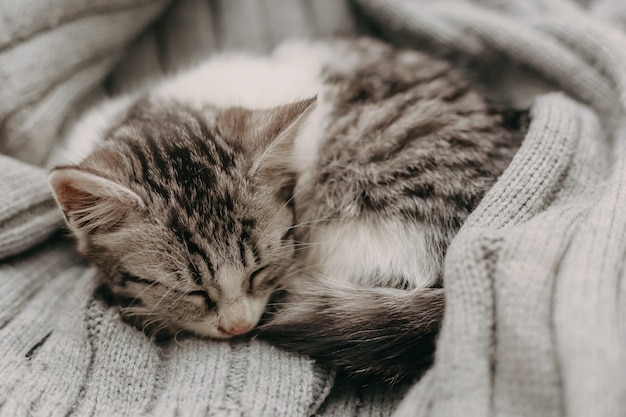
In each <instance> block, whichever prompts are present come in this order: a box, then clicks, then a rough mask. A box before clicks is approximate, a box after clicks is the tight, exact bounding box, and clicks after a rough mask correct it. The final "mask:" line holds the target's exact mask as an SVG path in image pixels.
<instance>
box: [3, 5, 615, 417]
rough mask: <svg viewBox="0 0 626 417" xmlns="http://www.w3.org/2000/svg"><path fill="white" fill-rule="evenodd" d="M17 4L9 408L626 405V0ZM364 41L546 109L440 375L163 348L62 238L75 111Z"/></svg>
mask: <svg viewBox="0 0 626 417" xmlns="http://www.w3.org/2000/svg"><path fill="white" fill-rule="evenodd" d="M0 3H2V7H0V22H2V24H1V25H0V80H2V88H0V153H1V155H0V417H4V416H7V417H14V416H79V417H80V416H164V417H168V416H228V417H240V416H241V417H243V416H267V417H282V416H284V417H298V416H309V415H316V416H318V417H349V416H385V417H386V416H391V415H393V416H397V417H404V416H446V417H447V416H465V415H475V416H491V415H493V416H512V415H515V416H565V415H567V416H581V417H582V416H622V415H624V414H626V374H624V372H623V370H624V369H626V363H625V362H626V351H625V348H626V321H625V320H624V319H623V318H624V317H626V289H625V288H626V285H622V280H623V277H624V275H625V273H624V260H625V255H626V239H625V238H624V236H626V233H625V232H626V32H625V31H626V4H625V3H624V2H623V0H596V1H592V0H588V1H582V0H580V1H578V2H575V1H566V0H525V1H513V0H511V1H501V0H474V1H472V0H465V1H464V0H457V1H441V0H436V1H435V0H355V1H352V2H351V3H350V4H348V2H347V1H339V0H213V1H211V0H186V1H178V2H174V3H168V2H166V1H159V0H157V1H146V0H90V1H88V2H85V1H82V0H55V1H52V0H47V1H40V0H20V1H14V2H10V1H5V2H0ZM359 32H361V33H362V32H368V33H375V34H377V35H379V36H382V37H384V38H386V39H388V40H390V41H392V42H397V43H398V44H402V45H405V46H410V47H417V48H427V49H429V50H431V51H434V52H435V53H441V54H444V55H450V56H453V57H455V58H462V59H463V60H465V59H467V60H469V61H472V62H474V63H475V64H476V65H475V68H478V69H479V74H478V75H479V76H480V75H484V77H483V78H485V79H484V80H483V81H485V84H486V85H487V86H488V87H487V88H489V90H490V91H489V92H490V93H494V94H495V95H498V96H501V97H506V98H508V99H510V100H511V101H512V102H514V103H524V104H525V103H529V102H530V101H532V103H533V104H532V108H531V117H532V120H531V124H530V127H529V131H528V134H527V136H526V139H525V141H524V143H523V145H522V147H521V149H520V150H519V152H518V154H517V155H516V156H515V158H514V160H513V161H512V163H511V165H510V167H509V168H508V169H507V170H506V171H505V173H504V174H503V176H502V177H501V178H500V180H499V181H498V183H497V184H496V185H495V187H494V188H493V189H492V190H491V191H490V192H489V193H488V194H487V196H486V197H485V199H484V200H483V202H482V203H481V204H480V206H479V207H478V208H477V210H476V211H475V212H474V213H473V214H472V215H471V216H470V218H469V220H468V221H467V223H466V224H465V225H464V227H463V228H462V230H461V232H460V233H459V235H458V236H457V237H456V238H455V239H454V241H453V242H452V245H451V246H450V248H449V252H448V254H447V258H446V266H445V277H444V281H445V287H446V298H447V311H446V316H445V320H444V323H443V328H442V332H441V336H440V339H439V343H438V351H437V356H436V360H435V364H434V366H433V368H432V369H431V370H430V371H429V372H428V373H427V374H426V375H425V376H424V377H423V378H422V379H421V380H420V381H418V382H417V383H416V384H414V385H413V386H411V385H410V384H404V385H400V386H396V387H394V388H393V389H389V388H385V387H375V386H374V387H360V386H358V385H355V384H352V383H348V382H346V381H344V380H341V379H337V380H336V381H335V378H334V373H333V372H332V370H329V369H325V368H324V367H322V366H320V365H318V364H316V363H314V362H313V361H311V360H309V359H308V358H305V357H300V356H298V355H294V354H290V353H287V352H284V351H282V350H280V349H278V348H275V347H272V346H270V345H268V344H266V343H264V342H262V341H259V340H251V341H242V342H232V343H228V342H222V341H210V340H201V339H196V338H188V339H184V340H175V341H171V342H168V343H165V344H161V345H155V344H154V343H151V342H150V341H148V340H147V339H146V338H145V336H144V335H143V334H141V333H139V332H137V331H136V330H134V329H132V328H131V327H129V326H128V325H126V324H125V323H123V322H122V321H121V320H120V319H119V317H118V316H117V315H116V313H115V310H113V309H109V308H107V307H106V306H105V305H104V304H103V303H102V302H101V301H99V299H98V298H97V297H96V296H95V295H94V290H95V287H96V279H95V276H94V274H95V271H94V270H93V269H91V268H89V267H88V266H87V265H85V264H83V263H82V262H81V261H80V260H79V259H78V258H77V257H76V256H75V254H74V251H73V248H72V242H71V241H69V240H68V239H67V238H66V235H67V233H66V232H56V231H58V230H59V229H60V227H61V226H62V224H63V219H62V215H61V213H60V212H59V210H58V209H57V208H56V206H55V204H54V202H53V200H52V197H51V194H50V191H49V189H48V185H47V179H46V169H45V168H42V167H44V166H46V165H47V164H49V163H50V158H51V157H52V155H53V154H54V151H55V149H57V147H58V146H59V143H60V142H61V140H62V138H63V135H64V132H65V131H66V130H67V129H68V128H69V127H70V126H71V124H72V121H73V120H75V118H76V117H77V116H78V115H79V114H80V113H81V112H82V111H84V109H86V108H88V107H89V105H90V103H93V102H95V101H97V100H99V99H101V98H102V97H106V96H108V95H111V94H115V93H118V92H123V91H126V90H128V89H130V88H137V87H140V86H143V85H145V84H146V83H148V82H150V81H151V80H154V79H157V78H159V77H161V76H163V75H165V74H168V73H172V72H175V71H177V70H179V69H180V68H182V67H184V66H187V65H189V64H192V63H194V62H197V61H198V60H200V59H202V58H203V57H206V56H207V55H209V54H211V53H213V52H215V51H219V50H224V49H248V50H254V51H268V50H270V49H271V48H272V47H273V46H274V45H275V44H277V43H279V42H280V41H281V40H282V39H285V38H288V37H294V36H297V37H324V36H330V35H335V34H354V33H359ZM548 91H559V92H558V93H549V94H543V93H545V92H548ZM535 96H537V97H536V98H535Z"/></svg>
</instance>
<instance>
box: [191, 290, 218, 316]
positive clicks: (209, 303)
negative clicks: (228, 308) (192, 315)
mask: <svg viewBox="0 0 626 417" xmlns="http://www.w3.org/2000/svg"><path fill="white" fill-rule="evenodd" d="M187 295H188V296H190V297H201V299H202V301H203V302H204V305H205V307H206V309H207V311H211V310H213V309H214V308H215V307H216V305H217V304H216V303H215V301H213V300H212V299H211V297H209V293H207V292H206V291H202V290H200V291H191V292H188V293H187Z"/></svg>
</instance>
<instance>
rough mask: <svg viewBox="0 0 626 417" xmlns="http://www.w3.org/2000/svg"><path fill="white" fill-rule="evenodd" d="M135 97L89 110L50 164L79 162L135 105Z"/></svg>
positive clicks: (108, 102)
mask: <svg viewBox="0 0 626 417" xmlns="http://www.w3.org/2000/svg"><path fill="white" fill-rule="evenodd" d="M135 99H136V97H135V98H134V97H133V96H131V95H124V96H120V97H117V98H115V99H112V100H107V101H104V102H102V103H101V104H99V105H97V106H95V107H94V108H93V109H91V110H89V111H88V112H87V113H85V115H83V116H82V118H81V119H80V120H79V121H78V122H77V123H76V124H75V125H74V126H73V127H72V129H71V130H70V132H69V134H68V135H67V137H66V139H65V141H64V143H63V144H62V145H61V146H60V147H58V148H57V150H56V151H55V152H54V153H53V154H52V156H51V157H50V159H49V160H48V166H49V167H54V166H57V165H66V164H77V163H79V162H81V161H82V160H83V159H85V158H86V157H87V156H89V154H90V153H91V152H93V151H94V150H95V149H96V146H97V145H98V143H100V142H101V141H102V139H103V136H104V134H105V132H106V130H107V129H109V128H110V127H111V126H112V125H113V124H114V123H115V122H116V121H117V120H118V119H119V118H120V117H122V116H123V115H124V113H125V112H126V110H127V109H128V108H129V107H130V106H132V105H133V103H134V100H135Z"/></svg>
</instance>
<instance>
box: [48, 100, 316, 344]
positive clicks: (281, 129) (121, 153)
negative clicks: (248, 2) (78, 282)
mask: <svg viewBox="0 0 626 417" xmlns="http://www.w3.org/2000/svg"><path fill="white" fill-rule="evenodd" d="M313 102H314V100H305V101H302V102H298V103H294V104H291V105H286V106H281V107H277V108H273V109H269V110H245V109H242V108H230V109H227V110H220V109H213V108H211V109H203V110H202V111H198V110H192V109H189V108H186V107H185V106H183V105H181V104H175V103H171V104H154V103H151V102H150V101H149V100H144V101H143V102H140V103H138V104H136V105H135V106H134V107H133V108H132V109H131V110H130V111H129V112H128V114H127V116H126V117H125V119H124V120H123V121H122V122H121V123H120V124H119V125H118V126H116V127H114V128H112V129H111V130H110V131H109V132H108V133H107V135H106V138H105V140H104V142H103V143H102V145H101V146H100V147H99V148H98V149H97V150H96V151H94V152H93V153H92V154H91V155H90V156H89V157H87V158H86V159H85V160H84V161H83V162H81V163H80V164H78V165H74V166H63V167H58V168H56V169H54V170H53V171H52V172H51V173H50V184H51V185H52V188H53V190H54V194H55V197H56V199H57V201H58V203H59V205H60V206H61V208H62V209H63V212H64V214H65V219H66V221H67V224H68V226H69V228H70V230H71V231H72V233H73V234H74V235H75V237H76V239H77V242H78V250H79V252H80V253H81V254H82V255H83V256H84V257H85V258H86V259H87V260H89V261H90V262H93V263H94V264H95V265H97V266H98V267H99V268H100V269H101V270H102V271H103V273H104V276H105V277H106V286H107V287H108V291H109V293H110V294H111V295H112V296H113V297H114V299H115V300H116V301H117V302H118V303H119V304H120V305H121V306H122V309H121V313H122V315H123V316H124V317H126V318H127V319H128V320H130V321H132V322H133V323H135V324H136V325H138V326H139V327H141V328H143V329H144V330H146V331H148V332H151V333H155V334H156V333H159V332H161V331H165V332H166V333H169V334H171V333H174V332H177V331H179V330H183V331H185V330H186V331H191V332H194V333H196V334H198V335H202V336H210V337H215V338H230V337H232V336H235V335H239V334H243V333H246V332H247V331H249V330H251V329H252V328H253V327H254V326H255V325H256V324H257V322H258V321H259V319H260V317H261V315H262V313H263V311H264V309H265V306H266V303H267V301H268V298H269V296H270V294H271V293H272V292H273V290H274V289H276V287H277V285H278V284H279V281H280V279H281V278H282V276H283V274H284V273H285V271H286V268H287V267H288V266H289V265H290V263H291V262H292V260H293V255H294V243H293V238H292V234H291V233H290V231H291V230H292V225H293V222H294V219H293V206H292V205H291V199H290V198H291V193H292V189H293V185H294V182H295V175H294V173H293V167H292V166H291V164H290V154H291V149H292V145H293V141H294V138H295V137H296V136H297V134H298V132H299V129H300V128H301V126H302V124H303V122H304V120H305V119H306V118H307V117H308V115H309V114H310V112H311V109H312V107H313Z"/></svg>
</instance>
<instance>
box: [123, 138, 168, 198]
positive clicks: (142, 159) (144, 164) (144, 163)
mask: <svg viewBox="0 0 626 417" xmlns="http://www.w3.org/2000/svg"><path fill="white" fill-rule="evenodd" d="M127 145H128V147H129V148H131V152H132V153H133V154H135V155H136V156H137V160H138V161H139V164H140V165H141V176H142V179H143V181H144V182H145V183H146V184H148V185H149V186H150V188H152V189H153V190H154V191H155V192H156V193H157V194H159V195H162V196H164V197H166V198H167V195H168V193H167V190H166V189H165V187H163V185H161V184H159V183H158V182H157V181H155V180H154V179H153V178H152V177H151V175H150V168H149V164H148V160H147V158H146V155H145V153H144V152H143V150H142V148H141V147H140V146H139V144H137V143H134V142H128V143H127Z"/></svg>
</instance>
